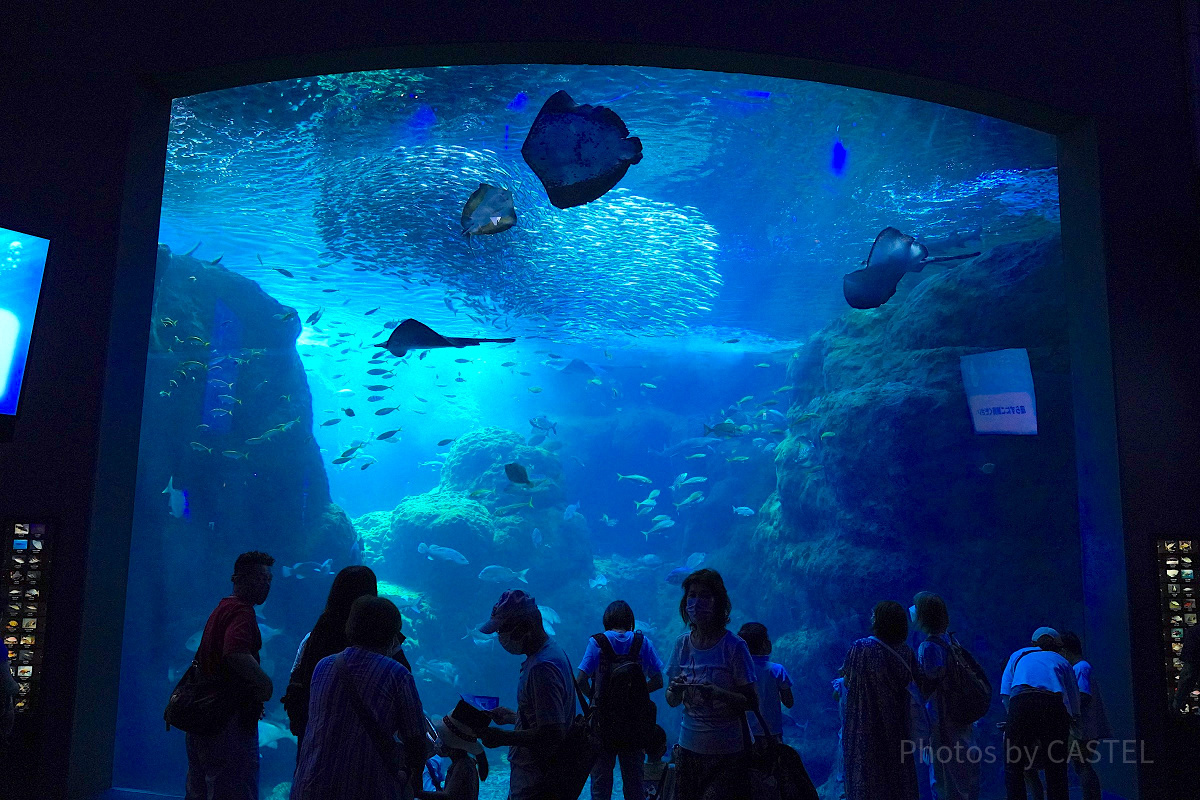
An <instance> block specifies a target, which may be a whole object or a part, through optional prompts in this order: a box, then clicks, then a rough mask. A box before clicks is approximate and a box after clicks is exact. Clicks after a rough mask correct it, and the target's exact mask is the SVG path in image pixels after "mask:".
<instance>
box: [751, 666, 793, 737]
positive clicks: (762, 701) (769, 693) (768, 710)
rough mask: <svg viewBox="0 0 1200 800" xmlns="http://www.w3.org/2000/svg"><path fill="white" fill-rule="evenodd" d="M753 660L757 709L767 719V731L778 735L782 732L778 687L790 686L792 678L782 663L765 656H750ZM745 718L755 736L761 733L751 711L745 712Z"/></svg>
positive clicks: (781, 702) (781, 704)
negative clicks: (769, 659)
mask: <svg viewBox="0 0 1200 800" xmlns="http://www.w3.org/2000/svg"><path fill="white" fill-rule="evenodd" d="M750 658H751V659H752V660H753V661H754V678H755V681H754V688H755V689H756V690H757V691H758V710H759V712H760V713H761V714H762V715H763V719H765V720H766V721H767V728H768V733H770V734H771V735H772V736H779V735H780V734H781V733H783V701H782V700H780V699H779V687H780V686H791V685H792V678H791V676H790V675H788V673H787V670H786V669H784V668H783V664H776V663H775V662H774V661H768V660H767V656H750ZM746 720H747V721H748V722H749V723H750V730H751V731H753V732H754V735H755V736H761V735H762V726H760V725H759V724H758V717H756V716H755V715H754V712H753V711H747V712H746Z"/></svg>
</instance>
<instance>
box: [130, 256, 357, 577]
mask: <svg viewBox="0 0 1200 800" xmlns="http://www.w3.org/2000/svg"><path fill="white" fill-rule="evenodd" d="M152 319H153V328H152V332H151V343H150V352H149V361H148V364H147V368H146V387H147V397H146V408H145V412H144V415H143V428H142V441H143V442H147V443H150V442H153V443H154V447H153V448H152V449H150V448H144V449H143V452H142V453H141V456H140V461H141V470H142V472H143V473H144V474H155V473H158V474H159V475H161V480H154V481H152V482H151V483H150V484H148V485H147V486H146V493H147V496H146V497H142V498H139V501H140V502H139V510H143V509H144V510H145V513H147V514H149V515H150V516H151V517H154V516H160V517H161V524H159V525H158V526H155V525H150V526H149V529H154V527H158V528H160V529H162V531H163V544H164V546H167V547H177V548H178V549H179V553H178V555H179V556H180V557H185V558H188V559H192V558H196V557H198V554H197V552H196V548H195V541H194V538H193V537H194V536H197V535H200V536H204V537H206V538H207V539H208V540H209V541H210V542H216V543H223V542H227V543H228V545H229V546H228V547H223V546H222V547H211V548H205V552H208V551H217V552H220V553H222V554H223V555H222V557H223V558H224V554H227V553H229V552H235V553H236V552H237V551H238V548H239V547H242V549H262V550H266V551H268V552H271V553H272V555H274V556H275V557H276V558H277V559H278V560H279V562H280V563H281V564H290V563H294V562H298V561H306V560H314V559H315V560H317V561H323V560H325V559H326V558H332V559H333V561H334V565H335V566H336V567H339V568H340V567H341V566H345V565H346V564H347V563H349V562H350V560H351V551H352V549H353V545H354V541H355V536H354V529H353V527H352V526H351V524H350V521H349V519H348V518H347V517H346V515H345V514H344V513H343V512H342V510H341V509H340V508H339V507H338V506H337V505H335V504H333V503H332V502H331V501H330V495H329V483H328V480H327V479H326V476H325V467H324V464H323V463H322V462H321V456H320V452H319V450H318V448H317V444H316V442H315V441H314V440H313V438H312V436H311V433H310V432H311V429H312V400H311V396H310V394H309V390H308V379H307V376H306V375H305V372H304V366H303V364H302V363H301V360H300V356H299V355H298V353H297V352H296V347H295V341H296V338H297V336H298V335H299V333H300V327H301V326H300V321H299V318H298V315H297V314H296V312H295V311H294V310H292V309H290V308H288V307H286V306H283V305H281V304H280V303H278V302H276V301H275V300H274V299H272V298H271V297H270V296H268V295H267V294H266V293H265V292H263V291H262V289H260V288H259V286H258V285H257V284H256V283H254V282H253V281H251V280H249V279H247V278H244V277H242V276H240V275H238V274H236V273H234V272H231V271H229V270H227V269H225V268H224V267H222V266H219V265H215V264H210V263H206V262H203V261H200V260H198V259H196V258H193V257H191V256H188V255H176V254H172V253H171V251H170V248H168V247H167V246H165V245H160V246H159V254H158V272H157V288H156V291H155V306H154V311H153V317H152ZM231 467H232V471H231ZM168 480H171V481H172V482H173V486H174V487H175V488H176V489H179V490H181V491H183V492H185V493H186V503H187V508H186V511H185V513H184V514H183V515H182V517H179V518H176V517H174V516H172V515H171V514H169V513H168V507H167V502H166V501H167V498H164V497H162V496H159V495H158V492H159V491H160V489H159V488H158V487H157V484H158V483H162V485H163V486H166V485H167V482H168ZM185 553H186V555H185ZM201 557H202V556H201ZM195 566H196V565H195V564H194V563H189V567H191V568H194V567H195ZM214 566H217V565H214ZM228 567H229V565H227V564H221V565H219V570H218V572H219V574H221V576H222V578H224V577H226V575H225V571H226V570H227V569H228Z"/></svg>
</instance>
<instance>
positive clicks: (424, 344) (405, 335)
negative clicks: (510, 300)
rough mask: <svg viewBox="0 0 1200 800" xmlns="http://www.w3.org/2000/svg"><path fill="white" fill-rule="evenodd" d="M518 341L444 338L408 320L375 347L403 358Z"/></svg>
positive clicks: (424, 326) (422, 324) (426, 326)
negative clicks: (416, 352) (422, 352)
mask: <svg viewBox="0 0 1200 800" xmlns="http://www.w3.org/2000/svg"><path fill="white" fill-rule="evenodd" d="M515 341H516V339H474V338H470V337H459V336H442V335H441V334H440V333H438V332H437V331H435V330H434V329H433V328H431V327H429V326H428V325H426V324H425V323H423V322H417V321H416V320H415V319H406V320H404V321H403V322H401V323H400V324H399V325H397V326H396V328H395V330H393V331H392V335H391V336H389V337H388V340H387V341H386V342H383V343H382V344H376V345H373V346H374V347H382V348H385V349H386V350H387V351H388V352H389V353H391V354H392V355H394V356H403V355H404V354H405V353H407V352H408V351H409V350H437V349H438V348H442V347H474V346H475V345H477V344H483V343H484V342H493V343H495V344H510V343H512V342H515Z"/></svg>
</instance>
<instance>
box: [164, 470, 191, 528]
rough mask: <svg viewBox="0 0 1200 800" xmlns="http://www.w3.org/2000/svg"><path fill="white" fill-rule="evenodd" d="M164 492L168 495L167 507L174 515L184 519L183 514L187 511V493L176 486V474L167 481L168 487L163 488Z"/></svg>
mask: <svg viewBox="0 0 1200 800" xmlns="http://www.w3.org/2000/svg"><path fill="white" fill-rule="evenodd" d="M162 493H163V494H165V495H167V508H168V510H169V511H170V514H171V516H172V517H175V518H176V519H183V515H184V514H186V513H187V495H185V494H184V493H183V492H182V491H180V490H179V489H176V488H175V476H174V475H172V476H171V479H170V480H169V481H167V488H165V489H163V490H162Z"/></svg>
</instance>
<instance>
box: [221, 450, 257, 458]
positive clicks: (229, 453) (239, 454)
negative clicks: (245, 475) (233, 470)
mask: <svg viewBox="0 0 1200 800" xmlns="http://www.w3.org/2000/svg"><path fill="white" fill-rule="evenodd" d="M221 455H223V456H225V457H226V458H232V459H233V460H234V461H237V460H238V459H239V458H240V459H242V460H243V461H249V460H250V454H249V453H246V452H243V451H241V450H223V451H222V452H221Z"/></svg>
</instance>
